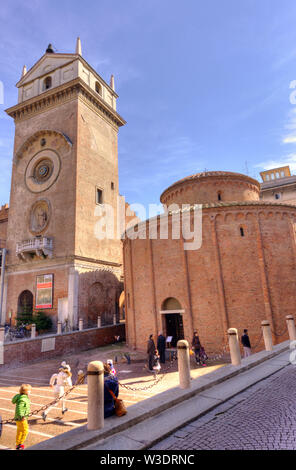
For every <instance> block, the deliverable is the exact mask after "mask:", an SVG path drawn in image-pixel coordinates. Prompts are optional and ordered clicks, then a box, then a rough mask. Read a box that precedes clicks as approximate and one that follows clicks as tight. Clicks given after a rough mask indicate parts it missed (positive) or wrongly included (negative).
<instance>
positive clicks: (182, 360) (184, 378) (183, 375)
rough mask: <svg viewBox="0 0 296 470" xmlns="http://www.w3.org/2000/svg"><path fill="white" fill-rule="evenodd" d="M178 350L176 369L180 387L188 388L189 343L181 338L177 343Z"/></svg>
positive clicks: (189, 385) (189, 383) (189, 384)
mask: <svg viewBox="0 0 296 470" xmlns="http://www.w3.org/2000/svg"><path fill="white" fill-rule="evenodd" d="M177 351H178V370H179V381H180V388H183V389H185V388H190V387H191V382H190V379H191V377H190V358H189V344H188V341H186V340H185V339H181V340H180V341H178V343H177Z"/></svg>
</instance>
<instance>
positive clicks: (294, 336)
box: [286, 315, 296, 341]
mask: <svg viewBox="0 0 296 470" xmlns="http://www.w3.org/2000/svg"><path fill="white" fill-rule="evenodd" d="M286 322H287V328H288V332H289V338H290V341H295V340H296V328H295V322H294V317H293V316H292V315H287V316H286Z"/></svg>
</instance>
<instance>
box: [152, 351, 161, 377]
mask: <svg viewBox="0 0 296 470" xmlns="http://www.w3.org/2000/svg"><path fill="white" fill-rule="evenodd" d="M159 359H160V355H159V353H158V350H157V349H156V350H155V353H154V364H153V371H154V372H155V374H157V373H158V372H159V371H160V369H161V365H160V362H159Z"/></svg>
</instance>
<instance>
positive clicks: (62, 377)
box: [42, 361, 72, 421]
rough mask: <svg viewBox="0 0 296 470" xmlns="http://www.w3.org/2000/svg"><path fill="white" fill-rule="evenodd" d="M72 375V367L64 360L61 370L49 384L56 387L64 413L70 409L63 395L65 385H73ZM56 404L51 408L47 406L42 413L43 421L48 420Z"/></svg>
mask: <svg viewBox="0 0 296 470" xmlns="http://www.w3.org/2000/svg"><path fill="white" fill-rule="evenodd" d="M71 377H72V373H71V367H70V366H69V365H68V364H67V363H66V361H63V362H62V364H61V367H60V368H59V372H58V373H57V374H53V375H52V376H51V377H50V380H49V385H50V386H51V388H53V389H54V397H55V399H58V398H60V399H61V402H62V414H63V415H64V414H65V413H66V411H68V408H66V405H65V399H64V398H63V395H64V393H65V387H72V379H71ZM54 406H55V405H52V406H50V407H49V408H47V409H46V410H45V411H43V413H42V418H43V421H46V418H47V415H48V413H49V411H50V410H51V409H52V408H53V407H54Z"/></svg>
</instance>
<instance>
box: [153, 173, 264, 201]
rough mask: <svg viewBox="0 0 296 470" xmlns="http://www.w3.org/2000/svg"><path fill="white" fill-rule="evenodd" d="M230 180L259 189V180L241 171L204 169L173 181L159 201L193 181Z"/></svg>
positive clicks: (213, 181) (212, 181)
mask: <svg viewBox="0 0 296 470" xmlns="http://www.w3.org/2000/svg"><path fill="white" fill-rule="evenodd" d="M221 180H222V181H223V180H224V181H230V182H231V184H233V183H244V184H248V185H250V187H254V188H256V190H257V191H258V192H259V191H260V183H259V181H257V180H255V179H254V178H251V177H250V176H247V175H243V174H242V173H234V172H230V171H206V172H202V173H196V174H195V175H190V176H186V177H185V178H183V179H181V180H179V181H176V182H175V183H173V184H171V185H170V186H169V187H168V188H166V189H165V190H164V191H163V192H162V194H161V196H160V201H161V202H163V200H164V199H165V198H166V196H167V195H168V194H169V193H171V192H172V191H174V190H177V189H178V188H180V187H185V186H187V185H190V184H195V183H207V182H208V181H210V182H211V183H215V182H216V181H221Z"/></svg>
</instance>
